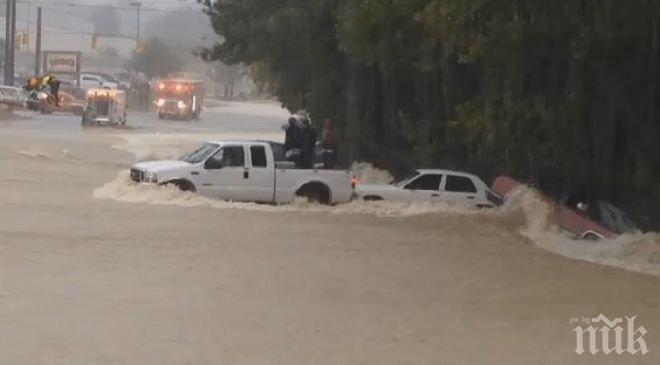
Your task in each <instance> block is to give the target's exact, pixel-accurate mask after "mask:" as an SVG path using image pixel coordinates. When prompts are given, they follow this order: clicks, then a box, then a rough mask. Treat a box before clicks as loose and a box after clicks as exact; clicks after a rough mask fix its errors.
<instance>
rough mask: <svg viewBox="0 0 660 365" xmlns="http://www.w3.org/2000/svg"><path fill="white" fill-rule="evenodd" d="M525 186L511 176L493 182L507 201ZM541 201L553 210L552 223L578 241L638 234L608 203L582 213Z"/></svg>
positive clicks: (562, 205) (548, 200)
mask: <svg viewBox="0 0 660 365" xmlns="http://www.w3.org/2000/svg"><path fill="white" fill-rule="evenodd" d="M523 185H525V184H523V183H521V182H520V181H517V180H515V179H513V178H511V177H509V176H499V177H497V178H496V179H495V181H494V182H493V186H492V191H493V193H495V194H497V195H498V196H499V197H500V198H502V199H506V197H507V196H508V195H509V194H510V193H511V192H512V191H513V190H514V189H516V188H517V187H519V186H523ZM541 197H542V199H543V200H544V201H546V202H547V203H548V204H550V206H551V207H552V208H553V210H552V213H551V215H550V217H549V218H550V220H551V221H552V222H553V223H554V224H556V225H557V226H558V227H560V228H561V229H564V230H566V231H568V232H570V233H572V234H573V235H575V237H576V238H579V239H588V240H598V239H604V238H614V237H616V236H618V235H619V234H622V233H629V232H633V231H638V229H637V227H636V226H635V224H634V223H633V222H632V220H630V218H628V216H627V215H626V214H625V213H624V212H623V211H621V210H620V209H618V208H616V207H614V206H613V205H611V204H609V203H607V202H602V201H599V202H596V203H594V204H593V208H591V209H589V211H584V212H583V211H579V210H577V209H573V208H571V207H569V206H567V205H565V204H561V203H559V202H556V201H554V200H552V199H550V198H548V197H547V196H545V195H543V194H541Z"/></svg>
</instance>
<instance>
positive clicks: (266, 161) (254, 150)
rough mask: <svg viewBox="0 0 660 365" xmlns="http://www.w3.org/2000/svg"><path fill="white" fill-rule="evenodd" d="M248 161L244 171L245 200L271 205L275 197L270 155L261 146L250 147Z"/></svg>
mask: <svg viewBox="0 0 660 365" xmlns="http://www.w3.org/2000/svg"><path fill="white" fill-rule="evenodd" d="M249 155H250V159H249V160H250V161H249V163H248V165H247V166H248V167H247V170H246V175H245V176H244V177H246V179H245V180H244V183H245V185H244V186H245V194H246V196H245V198H246V200H250V201H256V202H260V203H272V202H273V199H274V195H275V170H274V167H273V166H274V161H272V160H273V158H272V154H269V153H268V151H267V149H266V146H264V145H263V144H253V145H250V153H249Z"/></svg>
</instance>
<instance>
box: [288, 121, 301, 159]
mask: <svg viewBox="0 0 660 365" xmlns="http://www.w3.org/2000/svg"><path fill="white" fill-rule="evenodd" d="M301 149H302V130H301V129H300V126H298V121H297V120H296V118H294V117H291V118H289V126H288V127H287V128H286V130H285V136H284V153H285V155H286V158H287V160H288V161H291V162H295V163H296V166H297V167H299V166H300V151H301Z"/></svg>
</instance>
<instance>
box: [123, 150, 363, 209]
mask: <svg viewBox="0 0 660 365" xmlns="http://www.w3.org/2000/svg"><path fill="white" fill-rule="evenodd" d="M131 179H132V180H133V181H134V182H137V183H152V184H159V185H173V186H177V187H178V188H180V189H181V190H186V191H193V192H197V193H199V194H201V195H205V196H209V197H212V198H217V199H222V200H230V201H240V202H258V203H273V204H283V203H291V202H293V200H294V199H295V197H296V196H300V197H305V198H307V199H309V200H310V201H315V202H318V203H321V204H336V203H346V202H348V201H350V200H351V198H352V196H353V191H354V181H353V174H352V173H351V172H350V171H347V170H316V169H315V170H303V169H297V168H295V165H294V164H292V163H290V162H286V161H284V149H283V146H282V145H281V144H278V143H274V142H240V141H236V142H234V141H217V142H206V143H204V144H203V145H202V146H201V147H200V148H199V149H198V150H196V151H195V152H193V153H191V154H188V155H186V156H183V157H182V158H181V159H179V160H178V161H152V162H142V163H138V164H135V165H134V166H133V167H132V168H131Z"/></svg>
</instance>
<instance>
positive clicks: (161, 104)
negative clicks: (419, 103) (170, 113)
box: [156, 99, 165, 108]
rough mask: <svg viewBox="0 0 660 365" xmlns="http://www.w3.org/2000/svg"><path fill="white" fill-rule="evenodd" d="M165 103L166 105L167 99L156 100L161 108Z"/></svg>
mask: <svg viewBox="0 0 660 365" xmlns="http://www.w3.org/2000/svg"><path fill="white" fill-rule="evenodd" d="M163 105H165V99H158V101H157V102H156V106H158V107H159V108H160V107H162V106H163Z"/></svg>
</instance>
